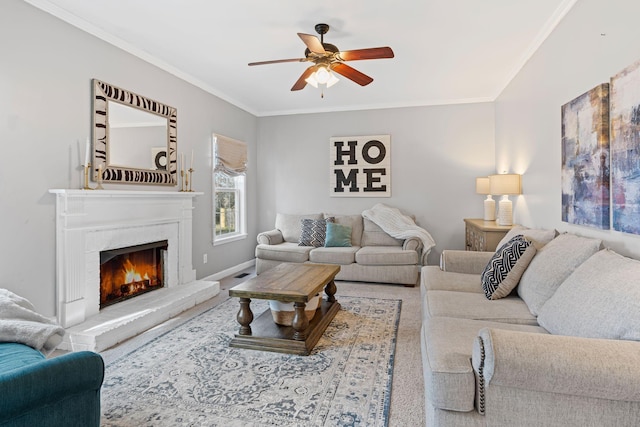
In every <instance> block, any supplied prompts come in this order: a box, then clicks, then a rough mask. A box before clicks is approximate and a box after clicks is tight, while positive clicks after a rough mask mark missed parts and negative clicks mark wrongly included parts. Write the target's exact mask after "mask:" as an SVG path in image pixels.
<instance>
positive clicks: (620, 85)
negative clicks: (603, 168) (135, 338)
mask: <svg viewBox="0 0 640 427" xmlns="http://www.w3.org/2000/svg"><path fill="white" fill-rule="evenodd" d="M610 116H611V178H612V179H611V184H612V197H613V203H612V205H613V228H614V229H615V230H618V231H622V232H625V233H633V234H640V61H638V62H636V63H635V64H633V65H631V66H629V67H627V68H625V69H624V70H622V71H621V72H620V73H618V74H617V75H615V76H614V77H612V78H611V105H610Z"/></svg>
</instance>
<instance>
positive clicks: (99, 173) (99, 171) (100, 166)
mask: <svg viewBox="0 0 640 427" xmlns="http://www.w3.org/2000/svg"><path fill="white" fill-rule="evenodd" d="M97 181H98V186H97V187H96V188H95V189H96V190H104V187H103V186H102V165H98V176H97Z"/></svg>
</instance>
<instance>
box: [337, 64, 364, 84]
mask: <svg viewBox="0 0 640 427" xmlns="http://www.w3.org/2000/svg"><path fill="white" fill-rule="evenodd" d="M331 69H332V70H333V71H335V72H336V73H338V74H340V75H342V76H344V77H346V78H348V79H349V80H353V81H354V82H356V83H358V84H359V85H360V86H366V85H368V84H369V83H371V82H372V81H373V79H372V78H371V77H369V76H367V75H366V74H363V73H361V72H360V71H358V70H356V69H355V68H352V67H350V66H348V65H347V64H343V63H342V62H336V63H334V64H331Z"/></svg>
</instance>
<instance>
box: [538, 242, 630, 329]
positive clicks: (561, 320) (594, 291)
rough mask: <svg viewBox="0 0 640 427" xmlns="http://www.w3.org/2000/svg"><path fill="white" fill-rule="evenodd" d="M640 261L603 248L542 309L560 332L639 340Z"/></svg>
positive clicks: (545, 320) (545, 322)
mask: <svg viewBox="0 0 640 427" xmlns="http://www.w3.org/2000/svg"><path fill="white" fill-rule="evenodd" d="M639 278H640V261H637V260H634V259H631V258H626V257H624V256H622V255H619V254H617V253H615V252H614V251H611V250H608V249H605V250H602V251H600V252H598V253H596V254H595V255H593V256H592V257H590V258H589V259H588V260H586V261H585V262H584V263H582V264H581V265H580V266H578V268H576V269H575V271H574V272H573V273H572V274H571V275H570V276H569V278H567V280H565V281H564V283H562V284H561V285H560V287H559V288H558V290H557V291H556V293H555V294H553V296H552V297H551V298H549V300H548V301H547V303H546V304H545V305H544V306H543V307H542V309H541V310H540V315H539V316H538V322H539V323H540V326H542V327H544V328H545V329H547V330H548V331H549V332H551V333H553V334H557V335H572V336H579V337H585V338H605V339H617V340H620V339H621V340H633V341H640V283H639V282H638V280H639Z"/></svg>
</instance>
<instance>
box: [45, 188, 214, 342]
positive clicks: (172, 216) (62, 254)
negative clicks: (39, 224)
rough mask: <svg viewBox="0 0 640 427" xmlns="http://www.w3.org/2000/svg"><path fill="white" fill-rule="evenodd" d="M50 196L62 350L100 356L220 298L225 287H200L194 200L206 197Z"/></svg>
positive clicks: (203, 282)
mask: <svg viewBox="0 0 640 427" xmlns="http://www.w3.org/2000/svg"><path fill="white" fill-rule="evenodd" d="M49 191H50V192H51V193H54V194H55V195H56V254H57V255H56V285H57V292H56V295H57V307H56V308H57V313H56V317H57V320H58V323H60V325H61V326H62V327H64V328H65V329H66V334H65V337H64V339H63V342H62V343H61V344H60V348H61V349H63V350H74V351H75V350H93V351H101V350H103V349H106V348H109V347H111V346H113V345H114V344H116V343H118V342H121V341H123V340H125V339H128V338H130V337H132V336H135V335H136V334H138V333H140V332H143V331H145V330H147V329H149V328H152V327H154V326H156V325H159V324H160V323H162V322H164V321H166V320H168V319H170V318H172V317H174V316H176V315H178V314H179V313H181V312H183V311H184V310H187V309H189V308H190V307H193V306H194V305H196V304H199V303H201V302H203V301H206V300H207V299H209V298H212V297H214V296H215V295H217V294H218V293H219V292H220V285H219V283H218V282H215V281H207V280H196V271H195V270H194V269H193V266H192V246H193V245H192V212H193V209H194V206H193V203H192V200H193V198H194V197H197V196H199V195H201V194H202V193H196V192H168V191H136V190H134V191H129V190H118V191H116V190H101V191H85V190H68V189H61V190H57V189H54V190H49ZM134 250H135V254H132V253H130V252H132V251H134ZM138 252H140V253H138ZM116 262H118V263H120V266H119V267H114V266H112V265H111V264H115V263H116ZM147 263H150V264H152V265H153V266H151V267H149V266H147V267H141V266H139V265H138V264H147ZM107 267H108V268H109V269H111V272H110V273H104V272H103V270H105V268H107ZM133 267H135V268H133ZM121 271H124V272H125V273H122V272H121ZM123 274H124V276H125V277H124V279H123V278H122V275H123ZM127 275H128V276H129V277H128V278H127V277H126V276H127ZM117 276H119V277H117ZM105 283H107V284H105ZM102 288H104V289H105V291H104V292H103V291H101V289H102ZM149 290H152V291H151V292H149ZM103 294H104V295H103ZM132 294H135V295H136V296H135V298H130V297H131V295H132ZM116 301H117V302H118V303H117V304H116V303H115V302H116Z"/></svg>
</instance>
